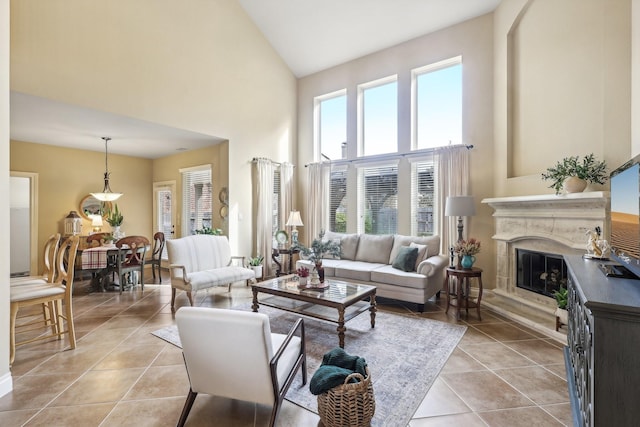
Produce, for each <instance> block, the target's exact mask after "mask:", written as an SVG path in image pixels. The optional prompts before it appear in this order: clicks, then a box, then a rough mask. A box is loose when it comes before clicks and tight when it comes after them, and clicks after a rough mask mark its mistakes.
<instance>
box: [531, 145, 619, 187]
mask: <svg viewBox="0 0 640 427" xmlns="http://www.w3.org/2000/svg"><path fill="white" fill-rule="evenodd" d="M606 170H607V164H606V162H604V161H598V160H596V158H595V156H594V155H593V153H591V154H589V155H588V156H585V157H584V158H582V160H581V159H580V157H579V156H571V157H565V158H564V159H562V160H561V161H559V162H558V163H556V165H555V166H554V167H551V168H547V171H546V172H544V173H543V174H542V179H544V180H545V181H552V183H551V185H550V186H549V188H553V189H554V190H556V194H559V193H560V190H561V189H562V184H563V183H564V180H565V179H567V178H569V177H571V176H575V177H578V178H580V179H584V180H585V181H587V182H589V183H591V184H604V183H605V182H606V180H607V172H606Z"/></svg>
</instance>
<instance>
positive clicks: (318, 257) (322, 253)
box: [292, 230, 342, 282]
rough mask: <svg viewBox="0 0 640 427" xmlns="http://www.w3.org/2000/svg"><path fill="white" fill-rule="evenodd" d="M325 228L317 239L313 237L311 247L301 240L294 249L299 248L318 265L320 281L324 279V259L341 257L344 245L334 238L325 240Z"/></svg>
mask: <svg viewBox="0 0 640 427" xmlns="http://www.w3.org/2000/svg"><path fill="white" fill-rule="evenodd" d="M323 238H324V230H322V231H320V234H319V235H318V238H317V239H313V242H311V247H310V248H308V247H306V246H304V245H303V244H302V243H300V242H296V243H295V244H294V245H293V246H292V249H294V250H299V251H300V253H301V254H302V255H303V256H304V257H305V258H306V259H308V260H309V261H311V262H312V263H313V265H315V267H316V271H317V272H318V275H319V276H320V281H321V282H322V281H324V269H323V268H322V260H323V259H324V258H325V257H326V256H327V255H331V256H333V257H336V258H339V257H341V256H342V247H341V245H340V243H337V242H336V241H334V240H331V239H327V240H324V239H323Z"/></svg>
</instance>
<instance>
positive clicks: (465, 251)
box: [453, 237, 480, 256]
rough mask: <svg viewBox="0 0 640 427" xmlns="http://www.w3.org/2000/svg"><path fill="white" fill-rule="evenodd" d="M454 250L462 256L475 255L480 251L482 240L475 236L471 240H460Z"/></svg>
mask: <svg viewBox="0 0 640 427" xmlns="http://www.w3.org/2000/svg"><path fill="white" fill-rule="evenodd" d="M453 250H454V251H455V252H456V253H457V254H458V255H461V256H464V255H475V254H477V253H479V252H480V241H479V240H476V239H475V238H473V237H471V238H470V239H469V240H459V241H458V242H457V243H456V245H455V246H454V248H453Z"/></svg>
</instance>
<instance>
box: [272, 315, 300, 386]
mask: <svg viewBox="0 0 640 427" xmlns="http://www.w3.org/2000/svg"><path fill="white" fill-rule="evenodd" d="M296 331H300V354H299V355H298V358H300V357H301V356H303V355H304V354H305V344H304V320H303V319H302V318H300V319H298V320H297V321H296V323H295V324H294V325H293V327H292V328H291V330H290V331H289V333H288V334H287V337H286V338H285V340H284V341H283V342H282V345H281V346H280V348H279V349H278V351H276V354H274V355H273V357H272V358H271V360H270V361H269V367H270V368H271V378H275V379H277V378H278V362H279V361H280V358H281V357H282V355H283V354H284V351H285V349H286V348H287V346H288V345H289V343H291V340H292V339H293V337H294V336H295V335H296ZM293 374H295V369H294V372H293V373H290V374H289V376H290V377H292V376H293ZM287 382H290V381H287ZM278 388H279V387H278ZM275 392H276V395H277V393H278V392H279V390H275Z"/></svg>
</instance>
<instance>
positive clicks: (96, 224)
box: [91, 215, 102, 233]
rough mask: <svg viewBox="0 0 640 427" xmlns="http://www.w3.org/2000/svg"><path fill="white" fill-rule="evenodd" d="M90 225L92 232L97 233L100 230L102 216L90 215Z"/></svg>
mask: <svg viewBox="0 0 640 427" xmlns="http://www.w3.org/2000/svg"><path fill="white" fill-rule="evenodd" d="M91 226H92V227H93V232H94V233H99V232H100V231H101V230H102V217H101V216H100V215H91Z"/></svg>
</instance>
